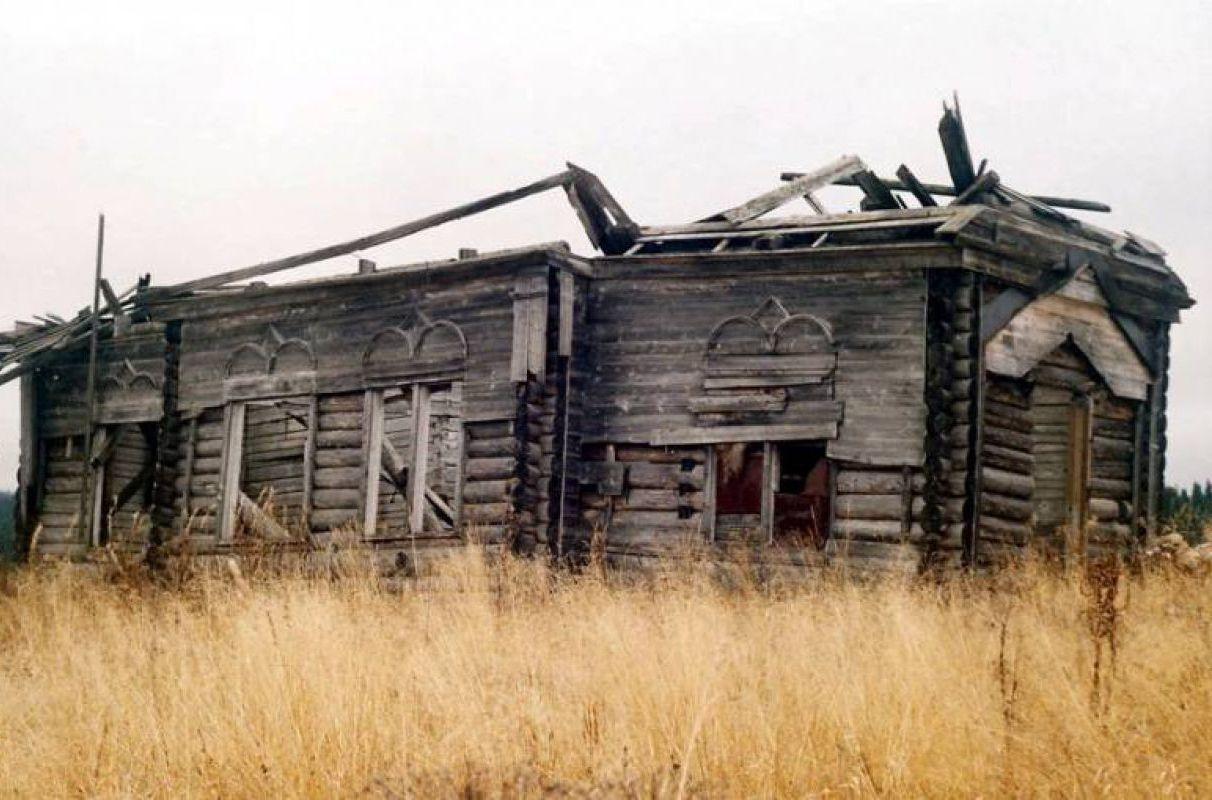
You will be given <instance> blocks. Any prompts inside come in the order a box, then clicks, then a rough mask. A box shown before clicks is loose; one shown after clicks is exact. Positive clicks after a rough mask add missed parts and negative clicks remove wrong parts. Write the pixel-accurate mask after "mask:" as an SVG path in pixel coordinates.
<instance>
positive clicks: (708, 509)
mask: <svg viewBox="0 0 1212 800" xmlns="http://www.w3.org/2000/svg"><path fill="white" fill-rule="evenodd" d="M703 449H704V450H705V451H706V453H707V460H706V461H705V462H704V463H703V523H704V524H705V525H706V528H707V530H706V531H705V534H706V536H707V541H709V542H714V541H715V494H716V486H717V482H718V481H719V469H718V467H717V465H716V461H717V460H718V455H717V454H716V451H715V445H713V444H709V445H704V448H703Z"/></svg>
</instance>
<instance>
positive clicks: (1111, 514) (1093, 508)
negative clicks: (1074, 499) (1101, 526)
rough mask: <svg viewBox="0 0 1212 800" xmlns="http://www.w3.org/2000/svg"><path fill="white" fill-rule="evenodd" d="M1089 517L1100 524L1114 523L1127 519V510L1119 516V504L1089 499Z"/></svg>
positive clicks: (1112, 501)
mask: <svg viewBox="0 0 1212 800" xmlns="http://www.w3.org/2000/svg"><path fill="white" fill-rule="evenodd" d="M1089 511H1090V516H1092V517H1094V519H1096V520H1098V521H1100V522H1116V521H1119V520H1120V519H1121V518H1122V519H1127V516H1128V515H1127V513H1126V512H1127V508H1126V507H1125V508H1124V509H1123V512H1125V513H1123V514H1121V509H1120V503H1119V502H1117V501H1115V500H1109V499H1107V498H1103V497H1091V498H1090V500H1089Z"/></svg>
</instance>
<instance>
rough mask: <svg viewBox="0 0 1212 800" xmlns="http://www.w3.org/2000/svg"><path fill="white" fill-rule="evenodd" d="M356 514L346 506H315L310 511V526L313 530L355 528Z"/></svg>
mask: <svg viewBox="0 0 1212 800" xmlns="http://www.w3.org/2000/svg"><path fill="white" fill-rule="evenodd" d="M357 518H358V514H357V511H356V510H352V509H348V508H332V509H324V508H316V509H313V510H312V512H311V528H312V530H315V531H327V530H331V529H333V528H356V527H359V526H358V524H357Z"/></svg>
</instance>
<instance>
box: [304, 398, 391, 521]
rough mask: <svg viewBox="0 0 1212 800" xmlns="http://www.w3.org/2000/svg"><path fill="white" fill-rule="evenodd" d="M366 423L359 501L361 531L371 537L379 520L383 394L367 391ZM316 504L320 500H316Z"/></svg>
mask: <svg viewBox="0 0 1212 800" xmlns="http://www.w3.org/2000/svg"><path fill="white" fill-rule="evenodd" d="M362 408H363V413H364V414H365V419H366V423H365V426H364V428H363V440H362V453H363V462H362V469H363V473H364V476H363V478H362V486H361V491H360V492H359V496H360V497H359V499H360V501H361V503H362V531H363V535H365V536H373V535H374V534H375V532H376V530H377V529H378V518H379V470H380V469H382V463H383V390H382V389H368V390H367V391H366V395H365V398H364V400H363V402H362ZM316 502H317V504H318V503H319V502H320V498H319V497H318V496H317V497H316Z"/></svg>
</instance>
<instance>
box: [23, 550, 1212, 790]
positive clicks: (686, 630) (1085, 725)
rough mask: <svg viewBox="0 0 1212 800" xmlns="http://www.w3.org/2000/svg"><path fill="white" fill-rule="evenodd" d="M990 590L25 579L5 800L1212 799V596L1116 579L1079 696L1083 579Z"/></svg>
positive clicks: (507, 569) (1084, 635)
mask: <svg viewBox="0 0 1212 800" xmlns="http://www.w3.org/2000/svg"><path fill="white" fill-rule="evenodd" d="M998 583H999V586H998V587H997V590H996V591H992V590H991V586H990V585H988V584H986V583H982V582H980V581H974V582H971V583H955V582H952V583H951V584H949V585H946V586H941V587H940V586H939V585H937V584H935V585H926V584H919V585H912V584H907V583H903V582H894V581H886V582H881V583H877V584H874V585H857V584H854V583H852V582H847V581H845V580H843V579H841V578H839V577H838V576H825V577H823V578H818V579H816V580H814V581H813V582H812V583H810V584H809V585H804V586H798V587H796V586H788V585H783V586H765V585H761V586H759V585H758V584H755V583H752V582H745V581H742V582H740V585H739V586H738V585H736V584H735V582H734V584H733V585H732V586H731V588H721V586H720V583H719V582H718V581H716V580H712V579H708V578H706V577H705V573H704V571H703V570H701V569H695V568H690V569H685V570H678V571H676V572H674V573H670V574H665V575H660V576H656V577H654V578H652V579H650V580H645V581H639V580H635V579H622V578H620V577H619V576H613V577H611V578H610V579H609V580H603V579H601V578H600V577H592V576H583V577H569V576H562V575H552V574H550V573H549V572H548V571H547V570H545V568H544V567H543V566H542V565H540V564H537V563H524V562H517V561H507V562H505V563H504V564H501V565H497V566H492V567H487V566H485V564H484V562H483V560H482V558H481V557H480V556H479V555H477V554H476V553H475V552H470V551H469V552H466V553H462V554H460V555H458V556H457V557H456V558H454V559H453V560H452V562H451V563H450V564H449V565H447V566H446V567H445V568H444V569H443V571H442V577H441V579H440V580H438V581H436V582H435V585H433V586H431V587H430V588H429V589H428V590H426V591H423V592H418V591H415V590H404V591H394V590H391V589H388V588H384V587H380V586H377V585H376V584H375V583H374V582H373V581H371V580H369V579H368V578H365V577H354V578H348V579H345V580H340V581H307V580H302V579H295V578H290V577H282V576H279V577H260V576H252V577H251V578H250V579H249V581H248V582H247V584H245V585H240V584H239V583H238V582H233V581H231V580H230V579H228V578H224V577H212V578H200V579H195V580H192V581H190V582H188V583H187V584H186V585H184V586H183V587H178V588H175V589H164V588H153V587H151V586H148V585H146V584H134V585H132V584H130V583H123V582H118V583H114V582H106V581H105V580H102V579H98V578H96V577H90V576H87V575H84V574H82V573H81V572H80V571H79V570H74V571H69V570H63V569H58V568H40V569H35V570H31V571H26V572H22V573H20V574H14V575H10V576H8V578H7V579H6V582H5V592H4V593H3V596H0V754H2V755H0V790H2V791H3V793H4V794H5V795H15V796H27V797H48V796H62V795H76V796H79V795H88V796H102V797H105V796H160V797H214V796H223V797H241V796H244V797H247V796H259V797H278V796H287V797H289V796H310V797H326V796H355V795H357V796H370V797H375V796H381V797H408V796H453V795H459V796H535V795H546V794H552V795H556V796H568V795H572V796H603V795H605V796H644V797H650V796H679V795H686V796H703V795H707V796H728V797H733V796H738V797H739V796H760V797H804V796H812V795H817V796H827V795H828V796H837V795H840V796H889V797H917V796H933V797H957V796H965V797H967V796H986V797H991V796H1040V795H1044V796H1093V795H1098V796H1103V795H1112V796H1140V797H1170V796H1189V797H1197V796H1204V797H1207V796H1210V795H1212V762H1210V759H1212V755H1210V753H1212V747H1209V744H1210V743H1212V594H1210V593H1209V588H1210V587H1209V585H1208V584H1207V583H1206V582H1201V581H1200V580H1197V579H1192V578H1182V577H1177V576H1172V577H1164V576H1157V575H1150V576H1148V577H1147V579H1145V580H1144V581H1143V582H1135V581H1133V582H1128V581H1125V582H1124V583H1123V584H1121V591H1120V593H1119V596H1118V598H1117V599H1116V603H1117V609H1118V612H1117V616H1116V618H1115V619H1114V620H1111V622H1113V623H1114V629H1115V633H1116V637H1117V642H1116V651H1117V652H1116V656H1115V659H1114V663H1113V664H1112V663H1111V659H1110V654H1109V652H1104V654H1103V675H1102V678H1101V682H1100V688H1099V692H1098V696H1097V697H1094V696H1092V686H1093V683H1092V669H1093V667H1092V664H1093V655H1094V646H1093V643H1092V633H1091V630H1092V628H1091V622H1092V618H1091V617H1090V614H1089V610H1090V609H1091V607H1092V606H1091V598H1090V596H1089V593H1088V592H1087V591H1086V590H1085V589H1084V588H1083V586H1084V583H1083V582H1082V581H1081V580H1079V579H1077V578H1067V579H1066V578H1055V577H1048V576H1046V575H1042V574H1039V573H1031V572H1029V573H1013V574H1011V575H1007V576H1003V577H1001V578H999V579H998ZM1106 610H1107V607H1104V611H1106ZM1104 622H1108V621H1107V620H1104Z"/></svg>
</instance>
